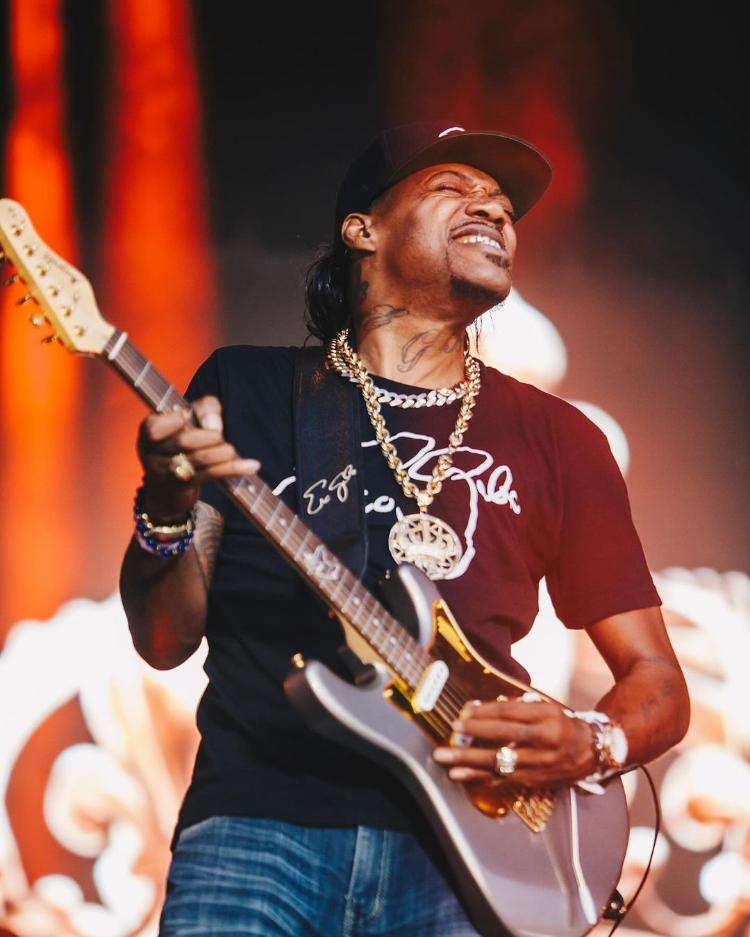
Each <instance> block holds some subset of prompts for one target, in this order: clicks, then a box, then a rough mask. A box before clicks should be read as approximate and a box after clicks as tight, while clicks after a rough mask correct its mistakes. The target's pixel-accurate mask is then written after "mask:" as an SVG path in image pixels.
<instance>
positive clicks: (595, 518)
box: [547, 404, 661, 628]
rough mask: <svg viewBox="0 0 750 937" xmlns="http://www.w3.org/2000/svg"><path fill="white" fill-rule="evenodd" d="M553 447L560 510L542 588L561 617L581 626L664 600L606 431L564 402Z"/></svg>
mask: <svg viewBox="0 0 750 937" xmlns="http://www.w3.org/2000/svg"><path fill="white" fill-rule="evenodd" d="M558 453H559V471H560V485H561V512H562V513H561V518H560V528H559V540H558V549H557V554H556V556H555V558H554V561H553V563H552V565H551V567H550V568H549V569H548V571H547V587H548V589H549V593H550V597H551V599H552V602H553V605H554V607H555V611H556V612H557V615H558V617H559V618H560V620H561V621H562V622H563V623H564V624H565V625H566V626H567V627H569V628H583V627H586V626H587V625H590V624H593V622H595V621H599V620H600V619H602V618H607V617H608V616H610V615H616V614H618V613H620V612H627V611H632V610H633V609H638V608H650V607H651V606H654V605H659V604H661V600H660V598H659V594H658V593H657V591H656V588H655V586H654V583H653V579H652V578H651V573H650V572H649V569H648V565H647V563H646V559H645V556H644V554H643V547H642V546H641V542H640V539H639V537H638V534H637V532H636V530H635V527H634V525H633V519H632V515H631V511H630V502H629V499H628V493H627V489H626V487H625V481H624V479H623V477H622V474H621V472H620V469H619V467H618V465H617V463H616V462H615V459H614V456H613V455H612V452H611V450H610V448H609V442H608V441H607V437H606V436H605V435H604V433H602V431H601V430H600V429H599V428H598V427H597V426H595V425H594V423H592V422H591V421H590V420H589V419H588V417H586V416H584V414H582V413H581V412H580V411H579V410H577V409H576V408H575V407H572V406H570V405H569V404H565V409H564V410H563V411H562V413H561V418H560V421H559V423H558Z"/></svg>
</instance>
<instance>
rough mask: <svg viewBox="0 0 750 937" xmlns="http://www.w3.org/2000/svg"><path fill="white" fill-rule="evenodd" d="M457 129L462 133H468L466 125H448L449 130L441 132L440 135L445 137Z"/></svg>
mask: <svg viewBox="0 0 750 937" xmlns="http://www.w3.org/2000/svg"><path fill="white" fill-rule="evenodd" d="M455 130H459V131H461V133H466V129H465V128H464V127H448V129H447V130H443V132H442V133H439V134H438V137H444V136H446V135H447V134H449V133H453V132H454V131H455Z"/></svg>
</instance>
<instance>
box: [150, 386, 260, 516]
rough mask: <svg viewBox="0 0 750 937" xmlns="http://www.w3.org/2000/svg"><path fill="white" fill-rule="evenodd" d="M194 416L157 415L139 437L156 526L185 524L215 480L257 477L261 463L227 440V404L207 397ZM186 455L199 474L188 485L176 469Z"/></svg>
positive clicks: (182, 413)
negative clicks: (204, 489) (245, 456)
mask: <svg viewBox="0 0 750 937" xmlns="http://www.w3.org/2000/svg"><path fill="white" fill-rule="evenodd" d="M190 413H191V411H188V410H180V411H172V412H171V413H156V414H152V415H151V416H148V417H146V419H145V420H143V422H142V423H141V425H140V428H139V432H138V457H139V458H140V460H141V464H142V465H143V486H144V491H143V506H144V509H145V510H146V511H147V513H148V514H149V516H150V517H151V519H152V521H154V522H162V523H171V522H174V521H178V520H183V519H184V518H185V517H186V515H187V514H188V513H189V512H190V511H191V510H192V509H193V506H194V505H195V502H196V501H197V500H198V491H199V489H200V486H201V485H202V484H203V483H204V482H206V481H208V480H209V479H214V478H230V477H237V476H242V475H254V474H255V473H256V472H257V471H258V469H259V467H260V463H259V462H258V461H257V460H255V459H243V458H240V456H239V455H238V454H237V451H236V449H235V448H234V446H232V445H231V444H230V443H228V442H227V441H226V440H225V439H224V436H223V422H222V419H221V404H220V403H219V401H218V400H217V399H216V397H201V399H200V400H196V401H195V402H194V403H193V405H192V413H193V414H194V415H195V422H197V424H198V425H197V426H195V425H193V421H192V419H191V416H190ZM178 453H182V454H183V455H185V456H186V457H187V458H188V459H189V460H190V463H191V464H192V466H193V467H194V468H195V475H193V476H192V477H191V478H189V479H188V480H186V481H182V480H181V479H180V478H178V477H177V476H176V475H175V474H174V472H173V471H172V470H171V468H170V462H171V460H172V458H173V457H174V456H175V455H177V454H178Z"/></svg>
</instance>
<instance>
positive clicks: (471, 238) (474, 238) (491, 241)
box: [458, 234, 502, 247]
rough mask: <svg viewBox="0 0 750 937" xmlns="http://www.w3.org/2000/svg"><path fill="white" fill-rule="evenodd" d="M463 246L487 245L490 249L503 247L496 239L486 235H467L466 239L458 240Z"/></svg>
mask: <svg viewBox="0 0 750 937" xmlns="http://www.w3.org/2000/svg"><path fill="white" fill-rule="evenodd" d="M458 241H459V243H461V244H487V245H488V247H501V246H502V245H501V244H500V242H499V241H498V240H496V239H495V238H491V237H489V236H488V235H486V234H467V235H466V237H462V238H458Z"/></svg>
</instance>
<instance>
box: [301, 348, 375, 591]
mask: <svg viewBox="0 0 750 937" xmlns="http://www.w3.org/2000/svg"><path fill="white" fill-rule="evenodd" d="M294 448H295V460H296V475H297V491H298V493H299V513H300V516H301V517H302V519H303V520H304V522H305V523H306V524H307V525H308V526H309V527H310V528H311V529H312V530H313V532H314V533H316V534H317V535H318V537H320V539H321V540H322V541H323V543H325V545H326V546H327V547H328V548H329V549H330V550H331V551H332V552H333V553H335V554H336V556H337V557H338V558H339V559H340V560H342V562H344V563H345V564H346V566H348V567H349V569H350V570H351V572H352V573H353V574H354V575H355V576H356V577H357V578H358V579H361V578H362V576H363V575H364V571H365V568H366V566H367V524H366V520H365V497H364V483H363V481H362V462H363V459H362V433H361V429H360V423H359V395H358V393H357V390H356V388H355V387H354V385H353V384H351V383H350V382H349V381H342V380H341V378H340V377H339V376H338V375H336V374H334V372H333V371H331V370H330V369H329V368H328V367H326V363H325V348H322V347H320V346H312V347H310V348H299V349H298V350H297V357H296V361H295V373H294Z"/></svg>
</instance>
